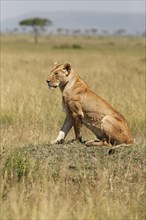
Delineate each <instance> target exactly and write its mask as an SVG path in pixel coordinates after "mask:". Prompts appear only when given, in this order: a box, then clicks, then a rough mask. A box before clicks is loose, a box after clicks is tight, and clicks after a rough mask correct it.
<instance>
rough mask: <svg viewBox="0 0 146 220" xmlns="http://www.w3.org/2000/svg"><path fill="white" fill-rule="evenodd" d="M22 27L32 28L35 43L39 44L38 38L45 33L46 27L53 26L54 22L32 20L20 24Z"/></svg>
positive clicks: (39, 19) (42, 19)
mask: <svg viewBox="0 0 146 220" xmlns="http://www.w3.org/2000/svg"><path fill="white" fill-rule="evenodd" d="M19 25H21V26H27V27H31V28H32V31H33V34H34V42H35V43H36V44H37V43H38V36H39V34H40V33H41V32H44V31H45V27H46V26H50V25H52V21H51V20H48V19H46V18H30V19H25V20H22V21H20V22H19Z"/></svg>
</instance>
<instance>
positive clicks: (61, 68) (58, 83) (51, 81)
mask: <svg viewBox="0 0 146 220" xmlns="http://www.w3.org/2000/svg"><path fill="white" fill-rule="evenodd" d="M70 71H71V65H70V64H69V63H65V64H57V65H55V66H54V68H53V69H52V70H51V73H50V74H49V76H48V78H47V80H46V81H47V83H48V86H49V88H57V87H63V86H65V85H66V83H67V82H68V79H69V78H68V76H69V74H70Z"/></svg>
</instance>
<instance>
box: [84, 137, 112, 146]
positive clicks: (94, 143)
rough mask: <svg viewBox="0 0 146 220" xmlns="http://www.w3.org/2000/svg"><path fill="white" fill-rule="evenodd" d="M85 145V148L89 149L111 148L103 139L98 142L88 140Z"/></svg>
mask: <svg viewBox="0 0 146 220" xmlns="http://www.w3.org/2000/svg"><path fill="white" fill-rule="evenodd" d="M85 145H86V146H87V147H90V146H112V145H111V144H110V143H108V142H107V141H106V140H105V139H103V140H99V139H97V140H89V141H86V142H85Z"/></svg>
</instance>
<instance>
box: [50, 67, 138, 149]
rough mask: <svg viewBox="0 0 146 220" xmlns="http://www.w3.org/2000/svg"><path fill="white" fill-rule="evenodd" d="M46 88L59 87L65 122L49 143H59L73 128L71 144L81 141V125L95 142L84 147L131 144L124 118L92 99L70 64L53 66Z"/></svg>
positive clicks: (107, 106) (85, 85)
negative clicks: (93, 136) (92, 134)
mask: <svg viewBox="0 0 146 220" xmlns="http://www.w3.org/2000/svg"><path fill="white" fill-rule="evenodd" d="M47 83H48V86H49V87H50V88H56V87H59V88H60V90H61V92H62V106H63V109H64V111H65V112H66V115H67V116H66V119H65V122H64V125H63V126H62V128H61V130H60V132H59V134H58V136H57V138H56V139H55V140H54V141H53V142H52V143H62V142H63V140H64V139H65V137H66V136H67V134H68V132H69V131H70V129H71V128H72V126H73V127H74V131H75V140H79V141H82V137H81V134H80V130H81V127H82V125H83V124H84V125H85V126H86V127H87V128H88V129H90V130H91V131H92V132H93V133H94V134H95V136H96V137H97V140H93V141H87V142H86V143H85V144H86V145H87V146H92V145H93V146H100V145H106V146H112V145H119V144H127V145H129V144H133V142H134V141H133V137H132V135H131V131H130V128H129V126H128V123H127V121H126V120H125V118H124V117H123V116H122V115H121V114H120V113H119V112H117V111H116V110H115V109H114V108H113V107H112V106H111V105H110V104H109V103H107V102H106V101H105V100H104V99H102V98H101V97H99V96H98V95H96V94H95V93H94V92H93V91H92V90H91V89H90V88H89V86H88V85H87V84H86V83H85V82H84V81H83V80H82V79H81V78H80V77H79V76H78V75H77V74H76V72H75V71H74V69H73V68H72V67H71V65H70V64H68V63H66V64H60V65H55V66H54V68H53V69H52V71H51V73H50V75H49V76H48V79H47Z"/></svg>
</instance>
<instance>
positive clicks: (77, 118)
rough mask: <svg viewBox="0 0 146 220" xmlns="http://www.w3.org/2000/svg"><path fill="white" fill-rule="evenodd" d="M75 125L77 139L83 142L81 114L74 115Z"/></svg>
mask: <svg viewBox="0 0 146 220" xmlns="http://www.w3.org/2000/svg"><path fill="white" fill-rule="evenodd" d="M73 126H74V132H75V140H76V141H79V142H82V136H81V133H80V132H81V127H82V119H81V117H80V116H79V115H77V116H75V117H73Z"/></svg>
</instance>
